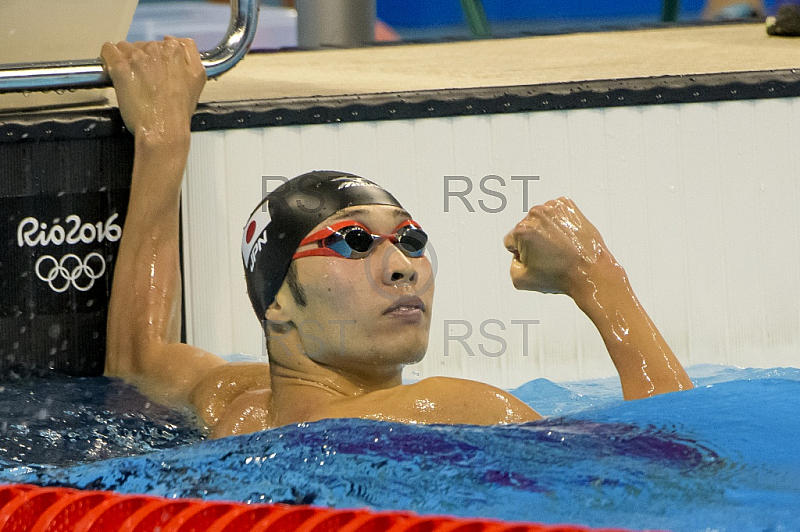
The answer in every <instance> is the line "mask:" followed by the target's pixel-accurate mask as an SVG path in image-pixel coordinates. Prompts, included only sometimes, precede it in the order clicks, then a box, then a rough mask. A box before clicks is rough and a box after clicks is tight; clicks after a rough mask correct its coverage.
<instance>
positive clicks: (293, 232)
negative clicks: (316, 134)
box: [242, 171, 402, 322]
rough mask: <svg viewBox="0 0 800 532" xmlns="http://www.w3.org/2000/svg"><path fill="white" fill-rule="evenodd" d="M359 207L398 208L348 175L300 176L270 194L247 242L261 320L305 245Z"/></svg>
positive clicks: (248, 276) (248, 272)
mask: <svg viewBox="0 0 800 532" xmlns="http://www.w3.org/2000/svg"><path fill="white" fill-rule="evenodd" d="M354 205H393V206H395V207H400V208H401V209H402V206H401V205H400V202H398V201H397V200H396V199H395V198H394V196H392V195H391V194H389V193H388V192H387V191H386V190H384V189H383V188H381V187H380V186H378V185H376V184H375V183H373V182H372V181H369V180H367V179H364V178H363V177H359V176H356V175H353V174H348V173H344V172H331V171H316V172H309V173H307V174H303V175H299V176H297V177H295V178H294V179H290V180H289V181H287V182H286V183H284V184H282V185H281V186H279V187H278V188H276V189H275V190H274V191H272V192H270V193H269V194H268V195H267V197H266V198H264V200H263V201H262V202H261V203H259V205H258V207H256V209H255V210H254V211H253V213H252V214H251V215H250V218H249V219H248V220H247V224H246V225H245V226H244V235H243V237H242V260H243V261H244V276H245V280H246V281H247V293H248V295H249V296H250V302H251V303H252V304H253V310H255V311H256V314H257V315H258V319H259V321H262V322H263V320H264V313H265V312H266V310H267V308H268V307H269V305H270V304H271V303H272V301H273V300H274V299H275V294H277V293H278V289H279V288H280V287H281V285H282V284H283V279H284V278H285V277H286V272H287V271H288V270H289V265H290V264H291V262H292V256H293V255H294V253H295V251H296V250H297V247H298V246H299V245H300V241H301V240H303V238H305V237H306V235H308V233H310V232H311V230H312V229H314V227H316V226H317V225H318V224H319V223H320V222H322V221H323V220H325V219H326V218H328V217H329V216H331V215H332V214H334V213H336V212H337V211H340V210H342V209H344V208H346V207H352V206H354Z"/></svg>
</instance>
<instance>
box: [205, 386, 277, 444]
mask: <svg viewBox="0 0 800 532" xmlns="http://www.w3.org/2000/svg"><path fill="white" fill-rule="evenodd" d="M271 402H272V390H269V389H264V388H262V389H258V388H257V389H253V390H247V391H245V392H243V393H240V394H239V395H237V396H236V397H235V398H234V399H233V400H231V401H230V402H229V403H228V405H227V406H226V408H225V411H224V412H223V414H222V416H221V417H220V418H219V421H218V422H217V424H216V425H214V428H213V429H212V431H211V437H212V438H222V437H224V436H233V435H235V434H249V433H251V432H258V431H261V430H266V429H268V428H272V419H271V417H270V405H271Z"/></svg>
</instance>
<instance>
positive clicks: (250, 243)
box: [242, 201, 271, 272]
mask: <svg viewBox="0 0 800 532" xmlns="http://www.w3.org/2000/svg"><path fill="white" fill-rule="evenodd" d="M268 204H269V201H265V202H264V203H262V204H261V205H259V207H258V208H257V209H256V210H255V211H253V214H251V215H250V219H249V220H247V224H245V226H244V234H243V235H242V260H244V266H245V268H246V269H248V270H250V271H251V272H252V271H253V269H254V268H255V265H256V261H257V260H258V254H259V253H260V252H261V249H262V248H263V247H264V244H266V243H267V226H268V225H269V222H270V221H271V219H270V215H269V209H268Z"/></svg>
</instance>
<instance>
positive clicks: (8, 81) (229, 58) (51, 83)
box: [0, 0, 259, 93]
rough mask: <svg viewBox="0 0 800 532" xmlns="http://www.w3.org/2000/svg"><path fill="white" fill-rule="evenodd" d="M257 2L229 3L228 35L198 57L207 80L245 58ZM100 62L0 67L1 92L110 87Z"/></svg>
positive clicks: (257, 0)
mask: <svg viewBox="0 0 800 532" xmlns="http://www.w3.org/2000/svg"><path fill="white" fill-rule="evenodd" d="M258 5H259V0H231V20H230V24H229V25H228V33H227V34H226V35H225V37H224V38H223V39H222V41H221V42H220V43H219V44H218V45H217V47H216V48H214V49H213V50H210V51H208V52H203V53H201V54H200V58H201V59H202V62H203V66H204V67H205V69H206V75H207V76H208V78H209V79H210V78H214V77H216V76H220V75H222V74H224V73H225V72H227V71H228V70H230V69H231V68H233V66H234V65H235V64H236V63H237V62H239V60H240V59H241V58H242V57H244V54H246V53H247V50H248V49H249V48H250V44H251V43H252V42H253V38H254V37H255V35H256V26H257V24H258ZM109 86H111V79H110V78H109V77H108V75H107V74H106V73H105V71H104V70H103V64H102V62H101V61H100V59H89V60H78V61H53V62H48V63H19V64H14V65H0V93H3V92H23V91H45V90H64V89H89V88H94V87H109Z"/></svg>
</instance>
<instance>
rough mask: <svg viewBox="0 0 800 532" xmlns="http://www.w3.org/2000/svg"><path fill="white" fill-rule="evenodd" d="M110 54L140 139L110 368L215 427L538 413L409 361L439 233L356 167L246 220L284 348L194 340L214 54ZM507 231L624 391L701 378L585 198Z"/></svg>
mask: <svg viewBox="0 0 800 532" xmlns="http://www.w3.org/2000/svg"><path fill="white" fill-rule="evenodd" d="M102 58H103V60H104V63H105V65H106V69H107V71H108V72H109V74H110V76H111V78H112V80H113V82H114V87H115V89H116V91H117V98H118V101H119V107H120V113H121V114H122V118H123V120H124V121H125V125H126V127H127V128H128V130H129V131H131V132H132V133H133V135H134V141H135V156H134V165H133V175H132V182H131V193H130V202H129V206H128V215H127V218H126V220H125V227H124V232H123V236H122V239H121V242H120V248H119V253H118V256H117V261H116V266H115V270H114V282H113V287H112V294H111V301H110V303H109V310H108V337H107V354H106V374H107V375H109V376H114V377H120V378H123V379H126V380H128V381H130V382H133V383H135V384H137V385H139V386H140V387H141V388H142V389H143V390H144V391H145V392H148V393H150V394H151V395H152V396H155V397H158V398H160V399H161V400H164V401H172V402H178V403H183V404H187V405H191V406H193V407H194V408H195V410H196V411H197V413H198V415H199V416H200V417H201V418H202V420H203V421H204V422H205V423H206V424H207V426H208V427H209V428H210V430H211V435H212V436H214V437H220V436H226V435H231V434H241V433H247V432H254V431H257V430H262V429H267V428H270V427H277V426H281V425H286V424H289V423H297V422H304V421H315V420H320V419H325V418H337V417H357V418H365V419H376V420H387V421H398V422H404V423H466V424H478V425H488V424H498V423H521V422H526V421H531V420H535V419H539V417H540V416H539V414H537V413H536V412H535V411H534V410H533V409H531V408H530V407H529V406H527V405H526V404H524V403H522V402H521V401H520V400H518V399H516V398H515V397H514V396H513V395H511V394H509V393H507V392H505V391H503V390H500V389H497V388H495V387H493V386H489V385H487V384H483V383H480V382H474V381H468V380H462V379H455V378H444V377H436V378H429V379H425V380H423V381H421V382H418V383H415V384H410V385H403V384H402V378H401V373H402V369H403V367H404V366H405V365H407V364H413V363H415V362H418V361H419V360H421V359H422V357H423V356H424V355H425V352H426V350H427V345H428V333H429V329H430V319H431V311H432V306H433V277H432V276H433V273H432V270H431V264H430V262H429V260H428V257H427V256H426V255H425V252H424V250H425V243H426V241H427V235H426V234H425V231H424V227H421V226H420V225H419V224H418V223H416V222H415V221H414V219H413V217H412V216H411V215H410V214H409V213H408V211H406V210H405V209H404V208H403V207H402V206H401V205H400V203H399V202H398V201H397V200H396V199H395V198H394V197H393V196H392V195H391V194H390V193H389V192H387V191H386V190H384V189H382V188H381V187H379V186H378V185H376V184H375V183H373V182H371V181H368V180H366V179H364V178H361V177H358V176H354V175H351V174H347V173H344V172H311V173H308V174H304V175H302V176H299V177H297V178H295V179H294V180H291V181H289V182H288V183H286V184H284V185H282V186H281V187H279V188H278V189H276V190H275V191H274V192H272V193H271V194H270V195H269V196H268V197H267V198H266V199H265V203H263V204H261V205H259V206H258V207H256V209H255V210H254V211H253V213H252V214H251V216H250V219H249V220H248V221H247V223H246V225H245V231H244V236H243V239H242V258H243V262H244V266H245V276H246V280H247V286H248V292H249V295H250V298H251V301H252V303H253V307H254V309H255V310H256V314H257V317H258V318H259V320H260V321H261V322H262V325H263V327H264V330H265V332H266V334H267V348H268V354H269V362H270V363H269V365H267V364H261V363H238V364H231V363H226V362H225V361H224V360H222V359H221V358H219V357H217V356H215V355H213V354H211V353H208V352H205V351H203V350H201V349H198V348H196V347H193V346H190V345H186V344H182V343H180V324H181V318H180V315H181V307H180V306H181V275H180V262H179V255H178V250H179V232H178V221H179V210H178V207H179V199H180V190H181V181H182V178H183V172H184V167H185V165H186V161H187V157H188V153H189V142H190V133H189V130H190V122H191V117H192V114H193V113H194V111H195V108H196V106H197V102H198V99H199V97H200V93H201V91H202V89H203V86H204V84H205V81H206V80H205V72H204V70H203V67H202V65H201V64H200V61H199V57H198V53H197V49H196V47H195V45H194V44H193V43H192V41H190V40H185V39H174V38H167V39H165V40H164V41H163V42H160V43H135V44H130V43H119V44H117V45H113V44H110V43H109V44H106V45H104V47H103V51H102ZM320 200H323V201H320ZM298 202H299V203H298ZM298 205H300V206H298ZM262 207H264V208H262ZM303 207H305V208H303ZM315 207H316V208H315ZM504 244H505V246H506V248H507V249H508V250H509V252H510V262H511V281H512V282H513V284H514V286H515V287H516V288H517V289H519V290H522V291H537V292H543V293H555V294H566V295H568V296H569V297H571V298H572V299H573V300H574V301H575V303H576V304H577V306H578V308H580V310H582V311H583V312H584V313H585V314H586V315H587V316H588V317H589V319H591V321H592V322H593V323H594V325H595V326H596V327H597V330H598V331H599V333H600V335H601V336H602V338H603V340H604V342H605V345H606V347H607V349H608V352H609V355H610V356H611V359H612V361H613V362H614V364H615V366H616V369H617V371H618V373H619V376H620V380H621V382H622V389H623V394H624V397H625V398H626V399H639V398H644V397H649V396H651V395H654V394H659V393H665V392H672V391H677V390H685V389H689V388H691V387H692V384H691V381H690V380H689V378H688V377H687V376H686V373H685V372H684V370H683V367H682V366H681V364H680V362H679V361H678V359H677V358H676V357H675V355H674V354H673V353H672V351H671V350H670V348H669V346H668V345H667V343H666V342H665V341H664V339H663V337H662V336H661V334H660V333H659V332H658V329H657V328H656V327H655V325H654V324H653V322H652V321H651V320H650V318H649V317H648V315H647V313H646V312H645V311H644V309H643V308H642V307H641V305H640V304H639V302H638V300H637V299H636V296H635V295H634V293H633V290H632V289H631V286H630V284H629V282H628V279H627V277H626V275H625V271H624V270H623V268H622V267H621V266H620V265H619V264H618V263H617V262H616V260H615V259H614V257H613V255H612V254H611V253H610V252H609V250H608V248H607V247H606V245H605V243H604V242H603V239H602V237H601V236H600V234H599V233H598V231H597V229H595V227H594V226H593V225H592V224H591V223H590V222H589V221H588V220H587V219H586V217H585V216H584V215H583V214H582V213H581V211H580V210H579V209H578V208H577V206H576V205H575V204H574V203H573V202H572V201H571V200H569V199H567V198H559V199H557V200H553V201H549V202H547V203H545V204H544V205H539V206H536V207H534V208H532V209H531V210H530V212H529V213H528V214H527V216H526V217H525V218H524V219H523V220H522V221H520V222H519V223H518V224H517V225H516V227H514V228H513V229H512V230H511V231H510V232H509V233H508V234H507V235H506V236H505V239H504ZM387 294H388V295H389V296H390V297H391V300H388V299H387V298H386V297H385V296H386V295H387ZM343 322H344V330H345V333H346V334H344V335H343V334H342V332H341V331H342V324H343Z"/></svg>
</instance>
